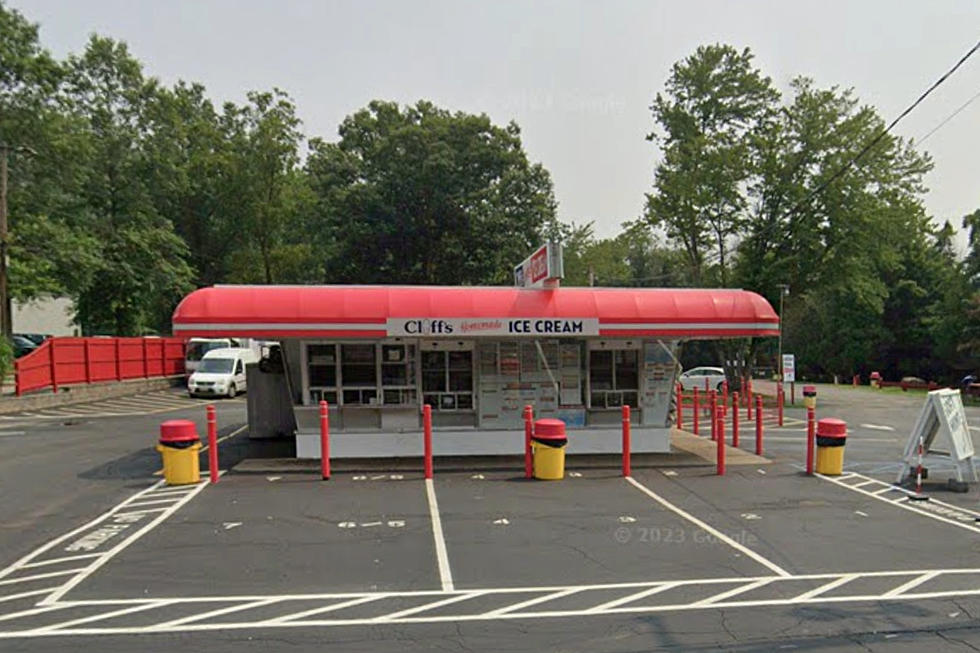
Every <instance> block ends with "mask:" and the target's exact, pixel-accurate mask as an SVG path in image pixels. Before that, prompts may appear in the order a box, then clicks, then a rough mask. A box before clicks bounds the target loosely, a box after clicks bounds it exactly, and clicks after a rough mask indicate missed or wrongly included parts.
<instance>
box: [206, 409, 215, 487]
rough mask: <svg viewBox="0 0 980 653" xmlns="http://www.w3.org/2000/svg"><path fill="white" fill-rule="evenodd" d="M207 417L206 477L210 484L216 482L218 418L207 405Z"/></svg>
mask: <svg viewBox="0 0 980 653" xmlns="http://www.w3.org/2000/svg"><path fill="white" fill-rule="evenodd" d="M206 412H207V416H208V475H209V476H210V477H211V483H217V482H218V417H217V415H215V412H214V406H213V405H212V404H208V407H207V409H206Z"/></svg>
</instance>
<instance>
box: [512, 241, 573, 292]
mask: <svg viewBox="0 0 980 653" xmlns="http://www.w3.org/2000/svg"><path fill="white" fill-rule="evenodd" d="M563 276H565V270H564V265H563V263H562V255H561V245H559V244H558V243H547V244H545V245H542V246H541V247H539V248H538V249H537V251H535V252H534V253H533V254H531V255H530V256H528V257H527V258H526V259H524V260H523V261H521V263H520V264H519V265H516V266H514V285H515V286H520V287H522V288H554V287H557V286H558V282H559V281H560V280H561V278H562V277H563Z"/></svg>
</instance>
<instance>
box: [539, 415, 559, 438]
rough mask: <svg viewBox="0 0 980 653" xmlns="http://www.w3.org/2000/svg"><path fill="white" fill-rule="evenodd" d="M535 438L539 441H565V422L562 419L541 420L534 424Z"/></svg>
mask: <svg viewBox="0 0 980 653" xmlns="http://www.w3.org/2000/svg"><path fill="white" fill-rule="evenodd" d="M534 437H536V438H538V439H539V440H564V439H565V422H563V421H561V420H560V419H539V420H538V421H536V422H535V423H534Z"/></svg>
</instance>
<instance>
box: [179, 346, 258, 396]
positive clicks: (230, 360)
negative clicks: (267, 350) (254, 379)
mask: <svg viewBox="0 0 980 653" xmlns="http://www.w3.org/2000/svg"><path fill="white" fill-rule="evenodd" d="M258 361H259V357H258V355H257V354H256V353H255V352H254V351H252V350H251V349H245V348H240V347H225V348H223V349H212V350H211V351H209V352H208V353H206V354H204V357H203V358H202V359H201V361H200V364H199V365H198V366H197V370H196V371H195V372H194V373H193V374H191V377H190V378H189V379H188V380H187V392H188V393H189V394H190V396H192V397H200V396H207V397H214V396H223V397H228V398H229V399H231V398H232V397H234V396H235V395H237V394H238V393H239V392H244V391H245V366H246V365H248V364H250V363H257V362H258Z"/></svg>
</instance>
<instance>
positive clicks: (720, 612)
mask: <svg viewBox="0 0 980 653" xmlns="http://www.w3.org/2000/svg"><path fill="white" fill-rule="evenodd" d="M718 615H719V616H720V617H721V629H722V630H724V631H725V633H726V634H727V635H728V636H729V637H731V638H732V641H735V642H737V641H738V636H737V635H736V634H735V633H733V632H732V629H731V628H729V627H728V617H727V615H726V614H725V609H724V608H721V609H719V610H718Z"/></svg>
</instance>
